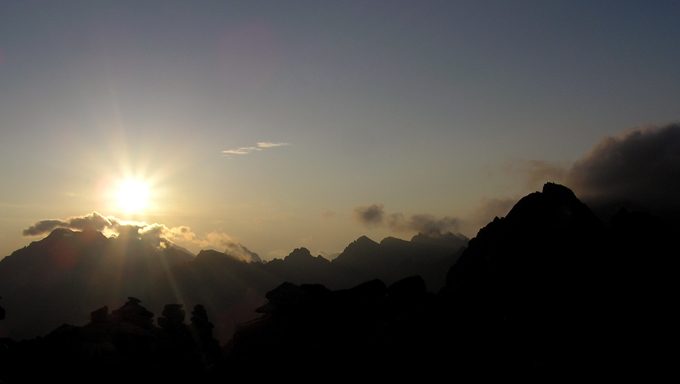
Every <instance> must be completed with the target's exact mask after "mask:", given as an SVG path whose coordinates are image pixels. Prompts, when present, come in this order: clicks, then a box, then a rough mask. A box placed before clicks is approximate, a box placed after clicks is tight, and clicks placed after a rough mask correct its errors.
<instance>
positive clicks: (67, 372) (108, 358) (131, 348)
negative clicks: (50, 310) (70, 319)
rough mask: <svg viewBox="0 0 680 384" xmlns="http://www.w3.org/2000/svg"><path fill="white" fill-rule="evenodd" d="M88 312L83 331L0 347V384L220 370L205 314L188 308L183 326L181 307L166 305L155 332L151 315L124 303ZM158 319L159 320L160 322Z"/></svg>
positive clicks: (181, 377)
mask: <svg viewBox="0 0 680 384" xmlns="http://www.w3.org/2000/svg"><path fill="white" fill-rule="evenodd" d="M108 312H109V311H108V307H107V306H104V307H102V308H99V309H97V310H95V311H93V312H92V313H91V315H90V318H91V320H90V322H89V323H88V324H86V325H84V326H73V325H66V324H64V325H62V326H60V327H58V328H57V329H55V330H54V331H52V332H51V333H49V334H48V335H47V336H45V337H40V338H36V339H33V340H28V341H26V340H24V341H21V342H18V343H17V342H13V341H11V340H8V339H3V340H2V343H0V346H1V347H2V348H1V349H0V355H1V357H2V360H1V361H0V369H1V370H0V380H3V382H7V383H14V382H30V381H35V380H44V379H55V378H68V379H69V381H70V382H75V383H81V382H83V383H84V382H90V381H91V380H92V378H95V377H96V378H97V382H102V383H119V382H144V381H151V380H153V381H156V380H165V381H169V382H178V381H185V380H205V379H209V378H211V377H214V376H215V375H216V373H217V371H218V369H219V368H220V367H221V366H222V363H221V362H222V360H221V359H222V355H221V350H220V348H219V347H218V342H217V340H216V339H214V338H213V337H212V334H211V327H212V324H211V323H210V321H209V320H208V317H207V314H206V311H205V308H203V307H202V306H200V305H198V306H196V307H195V308H194V312H193V317H192V323H191V326H190V327H187V326H186V325H185V324H184V323H183V320H184V317H185V313H184V310H182V305H181V304H168V305H166V307H165V310H164V311H163V317H159V325H161V326H160V327H157V326H155V325H153V323H151V322H150V319H153V313H151V312H149V311H147V310H146V309H145V308H144V307H143V306H142V305H141V302H140V300H138V299H136V298H134V297H130V298H129V300H128V302H127V303H125V305H124V306H122V307H121V308H119V309H116V310H114V311H113V312H112V313H111V314H109V313H108ZM161 319H164V320H161Z"/></svg>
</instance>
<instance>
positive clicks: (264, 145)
mask: <svg viewBox="0 0 680 384" xmlns="http://www.w3.org/2000/svg"><path fill="white" fill-rule="evenodd" d="M284 145H288V143H272V142H269V141H264V142H261V143H257V146H258V147H260V148H272V147H283V146H284Z"/></svg>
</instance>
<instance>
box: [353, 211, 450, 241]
mask: <svg viewBox="0 0 680 384" xmlns="http://www.w3.org/2000/svg"><path fill="white" fill-rule="evenodd" d="M353 215H354V219H355V220H356V221H358V222H360V223H361V224H364V225H366V226H376V227H380V226H386V227H387V228H389V229H391V230H392V231H395V232H408V231H417V232H420V233H423V234H428V235H436V234H440V233H442V232H445V231H451V230H457V229H458V227H459V221H458V219H456V218H452V217H448V216H446V217H443V218H439V219H438V218H436V217H435V216H432V215H428V214H415V215H411V216H409V217H406V216H404V215H403V214H402V213H390V214H387V213H385V209H384V206H383V205H382V204H371V205H365V206H360V207H356V208H354V211H353Z"/></svg>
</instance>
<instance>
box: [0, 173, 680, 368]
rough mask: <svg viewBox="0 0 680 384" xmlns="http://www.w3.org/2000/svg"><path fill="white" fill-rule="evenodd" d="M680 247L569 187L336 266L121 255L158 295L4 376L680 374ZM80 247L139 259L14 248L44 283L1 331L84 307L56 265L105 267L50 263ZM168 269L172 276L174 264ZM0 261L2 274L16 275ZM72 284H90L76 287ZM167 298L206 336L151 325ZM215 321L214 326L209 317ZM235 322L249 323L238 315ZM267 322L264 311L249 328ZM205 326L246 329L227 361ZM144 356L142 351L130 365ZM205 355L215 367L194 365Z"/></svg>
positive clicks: (45, 244)
mask: <svg viewBox="0 0 680 384" xmlns="http://www.w3.org/2000/svg"><path fill="white" fill-rule="evenodd" d="M679 235H680V231H679V230H678V228H677V227H676V226H674V225H672V224H669V223H667V222H665V221H663V220H661V219H659V218H657V217H655V216H652V215H650V214H647V213H643V212H629V211H627V210H626V209H620V210H619V211H618V212H617V213H616V214H615V215H614V216H613V217H612V218H611V220H610V221H609V222H608V223H605V222H603V221H601V220H600V219H599V218H598V217H597V216H596V215H595V214H593V212H592V211H591V210H590V209H589V208H588V207H587V206H586V205H585V204H583V203H582V202H581V201H580V200H579V199H578V198H577V197H576V196H575V195H574V193H573V192H572V191H571V190H569V189H568V188H566V187H564V186H561V185H557V184H553V183H548V184H545V185H544V186H543V189H542V191H540V192H535V193H532V194H530V195H528V196H525V197H524V198H522V199H520V200H519V201H518V202H517V204H515V206H514V207H513V208H512V209H511V210H510V212H509V213H508V214H507V215H506V216H505V217H503V218H498V217H497V218H495V219H494V220H493V221H492V222H490V223H489V224H488V225H486V226H485V227H484V228H482V229H481V230H480V231H479V233H478V234H477V236H475V238H473V239H471V240H469V241H466V239H463V238H460V237H458V236H455V235H450V234H446V235H442V236H438V237H433V238H430V237H425V236H424V235H418V236H416V237H414V238H413V239H411V241H402V240H398V239H393V238H387V239H384V240H383V241H381V242H380V243H377V242H374V241H372V240H370V239H368V238H366V237H361V238H359V239H357V240H356V241H354V242H353V243H351V244H350V245H348V246H347V248H346V249H345V251H344V252H343V253H342V254H341V255H339V256H338V257H337V258H336V259H334V260H332V261H329V260H326V259H324V258H322V257H318V256H317V257H314V256H312V255H311V254H310V253H309V251H308V250H306V249H304V248H300V249H296V250H294V251H293V252H292V253H291V254H290V255H289V256H288V257H286V258H285V259H283V260H274V261H271V262H269V263H257V262H255V263H246V262H244V261H242V260H239V259H236V258H234V257H231V256H229V255H226V254H224V253H220V252H216V251H202V252H200V253H199V254H198V255H196V257H195V258H193V259H191V260H189V261H182V258H183V257H186V256H187V255H186V254H183V253H181V250H174V251H168V250H159V249H155V250H154V251H153V252H155V253H153V254H154V255H155V256H153V257H155V258H156V259H157V260H160V261H159V262H158V263H157V264H153V263H150V262H149V261H144V262H141V263H139V262H137V263H135V260H137V261H139V260H146V258H147V257H149V256H144V257H141V258H140V259H135V258H134V257H128V258H127V259H130V260H129V261H128V262H126V263H123V266H117V267H115V268H113V267H110V268H109V269H111V270H113V271H115V272H116V273H121V272H126V273H127V270H126V269H125V268H132V267H129V266H128V265H135V266H136V268H141V266H142V265H144V266H147V265H158V264H160V265H162V266H163V267H162V268H160V270H161V272H159V274H154V273H152V271H159V269H152V268H146V269H144V268H142V271H141V272H136V273H137V276H143V277H146V278H148V279H149V280H148V285H149V286H152V287H153V289H152V290H151V291H144V290H143V289H142V288H141V287H138V288H140V290H142V291H143V292H146V293H148V295H149V296H148V298H147V297H145V298H144V299H142V300H140V299H138V298H136V297H129V298H128V301H127V302H126V303H125V304H124V305H123V306H122V307H120V309H118V310H114V311H113V312H112V314H111V315H109V314H108V307H102V308H100V309H98V310H96V311H95V312H91V313H90V314H89V323H87V325H85V326H84V327H73V326H62V327H59V328H57V329H56V330H54V331H53V332H51V333H50V334H48V335H47V336H46V337H45V338H44V339H36V340H35V341H33V342H26V343H24V344H22V343H19V344H18V345H14V344H12V343H9V342H7V341H6V340H8V339H3V346H8V347H7V348H6V350H4V351H0V352H2V353H4V354H5V355H6V356H8V358H9V359H10V360H6V361H12V362H14V361H16V364H14V363H12V364H9V363H8V364H5V367H4V368H5V369H10V370H12V369H14V371H13V372H15V373H14V375H15V376H12V374H11V373H10V374H7V377H9V378H11V377H20V374H21V373H23V372H26V371H29V370H30V368H32V367H35V366H50V367H54V368H55V369H57V368H58V369H62V370H63V369H66V370H68V369H71V368H69V367H72V368H73V369H76V368H77V369H83V367H85V368H87V367H90V368H91V369H93V371H92V373H96V372H100V371H101V369H107V370H108V371H111V370H113V371H115V372H118V374H119V375H120V376H119V377H126V374H125V373H124V367H126V366H130V364H135V366H136V367H138V368H139V369H142V370H144V371H145V372H147V374H148V376H147V378H149V379H151V378H158V377H159V375H161V376H162V377H173V375H175V376H176V375H178V374H180V373H182V374H186V375H187V376H186V377H187V378H191V377H193V376H192V375H193V374H194V373H195V372H199V373H203V374H207V375H209V376H210V377H211V378H216V379H219V380H220V381H224V380H226V379H228V378H253V377H258V378H265V377H269V376H271V377H272V378H279V379H281V378H286V377H290V378H293V377H296V378H300V377H317V378H318V377H324V376H323V375H328V374H329V373H331V374H333V375H334V376H336V377H356V375H364V376H366V375H370V376H371V377H372V376H373V375H379V376H376V377H381V378H383V379H392V378H394V379H397V378H404V377H418V378H420V379H423V380H426V379H429V378H432V379H436V378H439V379H441V378H442V377H449V376H451V377H453V376H455V377H456V378H459V379H466V378H472V377H474V378H476V379H479V378H487V377H494V378H501V377H503V378H509V377H521V378H528V379H536V380H542V381H546V380H551V381H552V380H555V379H560V378H562V379H563V378H574V379H577V378H582V377H584V375H596V376H593V377H599V375H607V377H609V378H614V377H619V376H630V375H632V374H643V375H645V377H647V378H651V377H652V376H653V375H655V374H658V373H661V372H663V371H664V370H667V369H671V368H673V367H674V365H675V359H674V354H673V353H672V350H673V347H674V345H675V341H674V336H673V335H674V334H675V323H674V319H675V315H674V313H675V312H674V310H673V308H674V307H673V304H672V303H674V302H676V301H677V292H679V291H680V290H678V283H677V272H678V268H677V261H676V260H677V256H678V254H680V246H679V245H678V243H677V239H678V238H680V236H679ZM79 237H82V239H83V240H84V239H86V238H88V239H93V240H91V242H90V243H87V244H89V245H87V246H85V245H83V246H82V247H84V248H82V249H83V250H85V249H88V250H89V249H98V250H99V251H106V250H107V249H108V248H106V247H104V248H97V247H101V244H107V243H108V244H111V245H110V246H111V247H112V249H118V250H122V249H128V248H127V247H132V248H130V249H140V247H142V246H141V245H140V244H138V243H136V242H134V241H132V245H126V246H122V245H120V244H119V243H118V241H119V240H123V239H105V238H102V237H101V236H99V235H98V234H96V233H76V232H70V231H58V232H53V233H52V234H51V235H50V236H48V238H46V239H44V240H42V241H40V242H36V243H34V244H32V245H31V246H29V247H26V248H24V249H23V250H19V251H17V252H15V253H14V254H13V255H12V257H13V258H14V257H15V256H19V257H17V258H15V259H10V260H13V261H12V263H16V264H12V263H10V264H9V265H14V267H12V268H14V269H11V270H13V271H15V273H18V272H19V271H21V269H20V268H19V267H18V266H17V265H19V264H21V260H22V259H23V258H24V257H25V258H26V259H27V261H26V265H27V267H31V266H32V268H34V270H35V271H36V272H35V273H37V274H38V276H40V277H41V279H40V281H37V280H35V281H34V280H32V279H31V278H30V276H31V273H24V274H23V275H21V276H22V277H16V278H15V280H13V283H12V284H8V285H2V290H0V294H1V295H2V299H3V302H2V305H3V306H4V307H5V308H6V319H5V320H3V322H2V323H0V324H2V325H3V326H5V325H6V324H9V323H8V321H10V319H11V317H12V316H15V315H16V313H17V312H18V311H19V310H18V308H21V307H20V306H18V307H15V306H14V304H13V300H16V299H13V298H11V297H12V296H14V297H17V296H19V294H22V295H25V296H23V297H26V299H25V300H29V301H30V300H36V302H38V303H41V302H39V301H38V300H46V299H49V298H52V299H55V300H56V299H58V298H59V297H61V296H62V295H61V292H57V291H52V292H50V293H51V295H52V296H49V297H48V296H47V293H46V292H47V290H48V289H49V287H59V288H62V287H69V288H70V289H71V291H70V292H71V293H73V296H71V297H70V300H72V301H73V302H77V303H81V302H80V301H78V300H82V296H85V295H78V294H77V293H78V292H79V291H78V290H77V289H74V287H75V286H76V283H74V282H72V281H76V280H74V279H72V278H69V277H68V276H69V275H68V273H66V272H59V273H56V272H54V273H51V272H50V271H49V269H50V268H52V269H59V268H61V267H60V265H62V263H63V260H67V261H68V262H67V263H65V264H64V265H68V266H70V267H68V268H67V269H74V270H79V271H81V270H82V271H85V270H90V271H92V270H93V269H92V268H93V267H92V265H97V263H95V262H94V261H90V262H89V263H87V262H84V261H81V260H88V259H89V258H88V257H77V255H79V254H78V252H75V254H74V253H68V252H67V253H65V254H66V255H69V257H54V256H55V255H56V256H58V255H61V254H55V255H52V254H51V253H50V251H47V250H49V249H62V247H63V246H64V244H72V247H71V248H68V249H71V250H73V249H76V250H78V249H81V248H79V247H80V245H78V246H74V244H81V242H80V241H75V242H72V243H69V241H72V240H70V239H74V238H79ZM454 244H455V246H453V245H454ZM461 244H466V246H465V247H462V248H461ZM456 246H457V247H458V248H456V249H457V250H458V252H456V251H455V250H454V248H455V247H456ZM88 247H92V248H88ZM447 247H448V248H447ZM29 250H30V251H29ZM38 250H42V252H43V253H40V252H38ZM109 252H110V253H106V252H104V253H103V255H104V256H99V258H98V259H95V260H99V261H98V262H99V263H102V264H105V263H106V262H105V261H106V260H109V259H108V257H111V256H115V255H116V253H115V252H113V251H109ZM168 252H169V253H168ZM85 254H87V252H85ZM74 255H75V256H74ZM390 255H391V256H390ZM415 255H420V256H419V257H416V256H415ZM188 256H189V257H191V256H190V255H188ZM118 257H122V256H121V254H118ZM41 258H42V259H41ZM48 259H49V260H56V261H50V263H51V264H49V267H45V268H43V269H41V268H40V267H37V266H36V263H38V262H40V261H41V260H48ZM127 259H126V260H127ZM30 260H32V261H30ZM73 260H75V261H73ZM29 261H30V262H29ZM43 262H45V263H47V261H43ZM108 262H109V263H110V261H108ZM170 262H174V263H175V264H174V265H172V266H169V265H170ZM3 263H4V261H3V262H0V272H2V273H8V272H4V271H5V269H4V268H8V270H10V269H9V267H3V266H2V264H3ZM81 263H84V264H82V265H81ZM418 263H422V264H418ZM445 263H446V264H447V265H448V266H447V267H445V268H443V267H442V265H444V264H445ZM114 265H117V264H115V263H114ZM425 265H427V266H428V267H424V266H425ZM168 266H169V267H168ZM409 266H410V267H413V269H410V270H409V269H408V268H407V267H409ZM434 266H438V268H439V272H441V274H443V275H445V276H444V277H443V279H444V283H443V285H442V287H441V289H436V291H435V292H436V293H433V292H432V288H431V287H432V284H436V282H435V283H431V282H430V281H428V280H427V278H425V279H424V278H423V277H422V276H418V275H417V274H415V273H413V272H414V270H416V269H418V268H421V269H420V271H421V272H427V271H430V267H434ZM88 268H90V269H88ZM95 269H96V268H95ZM38 272H39V273H38ZM405 272H411V273H410V274H405ZM116 273H112V274H113V275H115V274H116ZM371 274H372V275H371ZM368 275H371V276H372V277H371V278H370V279H367V280H363V281H361V282H360V283H359V284H354V281H355V280H353V279H356V281H359V280H361V279H363V278H364V277H365V276H368ZM1 276H2V275H0V277H1ZM97 276H109V275H108V274H106V273H101V274H100V275H97ZM341 276H342V277H347V279H343V278H341ZM0 281H2V282H3V283H2V284H5V283H4V279H3V280H0ZM109 281H111V280H109ZM78 284H81V285H77V286H78V287H82V286H83V285H82V284H83V282H82V281H79V283H78ZM126 289H127V288H126ZM67 292H68V291H67ZM98 292H99V293H100V294H102V292H110V290H109V291H107V290H101V289H100V290H99V291H98ZM31 294H33V295H35V296H30V295H31ZM19 297H21V296H19ZM264 298H266V299H267V301H266V303H264V305H262V304H263V301H264V300H263V299H264ZM6 299H7V300H6ZM76 299H78V300H76ZM163 300H165V303H166V304H167V303H179V302H181V303H182V304H185V305H194V303H195V302H196V300H202V302H201V303H200V304H203V305H195V306H194V311H193V312H192V314H194V316H193V317H192V324H191V326H190V329H193V330H194V331H193V332H194V333H195V334H196V335H203V336H200V337H199V336H196V337H194V339H193V340H196V341H194V342H189V343H188V344H187V342H186V340H188V339H182V337H185V336H182V335H189V334H190V333H191V331H189V330H188V328H187V329H185V328H182V327H183V325H182V324H183V319H184V312H183V310H181V308H182V304H168V305H165V307H164V309H163V310H162V314H163V317H162V318H159V319H158V324H159V327H155V326H154V325H153V324H152V321H153V320H152V318H153V316H154V315H153V313H161V312H160V308H159V309H152V310H151V311H149V310H147V309H146V308H151V306H152V304H151V303H153V302H154V301H159V302H161V301H163ZM140 302H143V304H144V305H145V307H141V304H140ZM147 302H148V303H149V304H148V305H147V304H146V303H147ZM61 303H62V304H63V305H64V306H67V305H69V304H72V303H69V302H68V301H66V300H64V301H61ZM224 303H232V304H229V305H225V304H224ZM233 303H236V304H233ZM102 304H103V303H99V304H98V305H94V306H92V307H91V308H90V310H92V309H94V308H98V307H99V306H101V305H102ZM220 305H222V306H220ZM39 307H40V305H39V304H36V305H35V306H34V307H33V308H39ZM210 307H212V308H213V310H212V312H210V313H208V312H206V311H205V310H204V308H206V309H207V308H210ZM214 308H217V310H215V309H214ZM254 308H256V309H255V310H254ZM239 311H242V313H244V314H246V313H247V314H248V315H249V316H245V315H244V317H243V318H242V319H237V316H236V315H235V314H240V313H241V312H239ZM63 312H64V314H63V315H67V313H65V312H67V311H63ZM127 313H130V315H126V314H127ZM256 313H259V314H260V315H259V317H257V318H254V317H255V314H256ZM21 316H23V314H22V315H21ZM208 318H210V319H211V321H212V323H210V324H213V323H214V324H215V325H216V330H217V331H218V335H219V333H220V324H224V323H225V322H229V321H233V322H238V323H239V325H238V327H234V328H233V329H234V330H235V332H233V333H232V334H230V336H231V337H230V340H229V342H228V343H226V344H225V345H224V347H223V348H222V349H221V352H219V351H217V350H215V349H214V348H212V349H211V348H208V347H209V346H210V345H212V344H211V342H210V337H212V336H210V335H211V333H210V332H209V330H210V329H212V326H211V325H208V323H207V321H208V320H207V319H208ZM161 319H163V320H161ZM25 320H26V321H29V320H30V319H29V318H25ZM62 321H64V320H63V319H62ZM85 322H87V320H82V321H80V324H83V323H85ZM234 324H235V323H234ZM186 337H188V336H186ZM220 338H221V337H220ZM221 339H222V338H221ZM173 340H174V341H173ZM182 340H185V341H182ZM200 340H204V341H200ZM192 343H193V344H192ZM131 345H134V346H135V347H134V348H133V349H131V347H130V346H131ZM182 345H185V347H182ZM66 346H68V348H66ZM137 350H139V351H143V352H144V355H135V353H133V352H132V351H137ZM208 350H210V351H212V352H207V351H208ZM31 351H33V354H30V353H29V352H31ZM47 351H61V352H62V355H63V356H62V355H59V356H60V359H58V360H53V358H54V356H55V355H54V354H50V353H48V352H47ZM154 351H155V352H154ZM200 351H203V352H200ZM200 353H203V356H204V357H205V356H208V357H209V359H208V360H205V359H203V360H201V359H200V358H198V357H197V356H200ZM159 354H160V355H159ZM197 354H199V355H197ZM22 356H33V357H31V358H25V357H24V358H22ZM159 356H174V358H159ZM192 356H193V357H192ZM180 357H181V359H180ZM121 359H122V360H121ZM178 359H179V360H178ZM201 361H203V363H201ZM121 362H122V363H121ZM150 362H153V364H150ZM206 362H209V364H208V363H206ZM15 366H16V367H24V368H14V367H15ZM64 367H67V368H64ZM159 367H161V368H162V370H160V371H159V369H160V368H159ZM20 372H21V373H20ZM88 372H89V371H88ZM443 375H448V376H443ZM177 377H179V376H177ZM367 377H368V376H367Z"/></svg>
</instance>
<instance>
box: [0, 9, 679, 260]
mask: <svg viewBox="0 0 680 384" xmlns="http://www.w3.org/2000/svg"><path fill="white" fill-rule="evenodd" d="M0 15H2V18H3V22H2V23H0V127H1V130H2V140H0V161H2V164H3V166H2V168H0V180H2V182H1V183H0V258H1V257H4V256H8V255H10V254H11V253H12V252H13V251H14V250H16V249H19V248H21V247H23V246H26V245H28V244H29V243H30V242H31V241H36V240H40V239H41V238H43V237H44V236H45V234H46V233H49V232H46V231H47V228H54V227H59V226H70V227H72V228H78V226H79V225H80V226H82V225H86V224H83V223H85V222H88V220H90V222H97V223H98V224H97V225H99V226H100V227H101V228H102V229H103V228H106V229H107V230H108V231H109V232H108V233H109V234H115V233H116V231H117V228H119V226H120V225H121V223H123V224H125V223H129V222H145V223H147V224H148V226H147V227H144V228H142V230H143V231H147V232H149V233H155V234H157V235H158V236H160V237H162V238H165V239H168V240H170V241H173V242H175V243H177V244H178V245H180V246H182V247H185V248H187V249H189V250H190V251H192V252H194V253H197V252H198V251H199V250H200V249H215V250H218V251H221V252H223V251H224V250H225V249H226V248H227V247H229V246H232V245H233V244H235V243H239V244H242V245H243V246H245V247H247V248H248V249H249V250H250V251H252V252H255V253H257V254H259V256H260V257H261V258H262V259H264V260H271V259H273V258H274V257H282V256H285V255H287V254H289V253H290V252H291V251H292V250H293V249H294V248H299V247H306V248H308V249H309V250H310V251H311V253H312V254H313V255H318V254H321V255H323V256H327V257H328V256H329V255H332V254H336V253H339V252H341V251H342V250H343V249H344V247H345V246H347V244H349V243H350V242H352V241H354V240H355V239H357V238H358V237H360V236H362V235H366V236H368V237H370V238H372V239H374V240H376V241H380V240H381V239H382V238H384V237H387V236H394V237H398V238H402V239H410V238H411V237H412V236H413V235H415V234H417V233H418V232H436V231H452V232H454V233H456V232H460V233H462V234H464V235H465V236H467V237H470V238H471V237H473V236H475V234H476V232H477V230H478V229H479V228H480V227H482V226H484V225H485V224H486V223H487V222H488V221H490V220H492V219H493V217H494V216H503V215H505V214H506V213H507V211H508V210H509V209H510V208H511V207H512V205H513V204H514V203H515V202H516V201H517V200H518V199H519V198H521V197H522V196H524V195H526V194H527V193H530V192H533V191H536V190H540V188H541V186H542V185H543V183H545V182H548V181H554V182H557V183H561V184H563V185H565V186H567V187H569V188H571V189H572V190H574V192H575V193H576V194H577V196H578V197H579V198H580V199H583V201H585V202H586V203H589V204H593V205H607V204H614V203H617V204H618V203H631V204H632V205H633V206H641V207H645V208H649V209H652V210H654V209H670V210H671V211H672V212H675V213H678V212H680V209H678V208H679V207H680V203H679V202H678V199H677V196H680V161H679V160H678V153H680V125H678V124H679V123H680V109H679V108H678V107H679V106H680V71H678V68H680V39H678V38H677V36H680V24H678V23H677V20H678V17H679V16H680V3H669V2H656V1H651V2H636V1H630V2H628V1H626V2H606V1H587V2H586V1H570V2H538V1H528V2H515V1H499V2H444V1H426V2H421V1H397V2H395V1H389V2H387V1H373V2H358V1H343V2H337V3H309V2H297V1H292V2H267V1H251V2H245V3H224V2H212V1H205V2H198V3H188V2H181V1H163V2H157V1H147V2H143V3H142V2H130V1H116V2H106V1H104V2H96V3H93V2H87V1H69V2H61V3H52V2H38V1H22V2H5V3H1V4H0ZM93 212H97V213H98V214H100V215H101V217H98V216H96V215H93ZM87 215H90V216H87ZM102 217H103V218H107V219H106V220H108V221H107V222H108V224H106V223H104V222H103V221H102V220H103V219H102ZM78 220H80V221H78ZM106 220H104V221H106ZM88 225H89V224H88ZM102 226H103V227H102ZM98 228H99V227H98Z"/></svg>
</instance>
